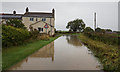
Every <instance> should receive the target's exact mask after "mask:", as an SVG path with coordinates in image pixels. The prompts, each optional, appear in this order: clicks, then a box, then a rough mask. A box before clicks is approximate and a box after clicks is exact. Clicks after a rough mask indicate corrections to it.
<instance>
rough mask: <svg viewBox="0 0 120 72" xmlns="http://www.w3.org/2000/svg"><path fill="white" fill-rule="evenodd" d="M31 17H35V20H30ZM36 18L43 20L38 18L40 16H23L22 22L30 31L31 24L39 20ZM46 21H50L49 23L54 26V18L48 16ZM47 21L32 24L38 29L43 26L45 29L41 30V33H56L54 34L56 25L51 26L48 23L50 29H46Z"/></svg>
mask: <svg viewBox="0 0 120 72" xmlns="http://www.w3.org/2000/svg"><path fill="white" fill-rule="evenodd" d="M30 18H34V20H33V21H30ZM36 18H37V21H40V20H42V18H38V17H22V22H23V23H24V25H25V27H27V29H28V30H29V31H30V29H29V26H30V25H31V24H33V23H36V22H37V21H36ZM45 22H46V23H48V24H51V25H52V26H54V18H46V21H45ZM46 23H44V22H42V21H41V22H38V23H36V24H34V25H32V27H33V29H37V30H38V27H41V28H43V31H41V32H40V33H47V34H49V35H54V34H55V29H54V27H51V26H50V25H48V26H49V28H48V29H45V28H44V25H45V24H46Z"/></svg>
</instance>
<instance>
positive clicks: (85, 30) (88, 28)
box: [84, 27, 94, 33]
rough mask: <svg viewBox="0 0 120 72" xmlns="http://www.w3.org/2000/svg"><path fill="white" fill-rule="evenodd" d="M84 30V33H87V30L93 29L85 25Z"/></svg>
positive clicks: (91, 30)
mask: <svg viewBox="0 0 120 72" xmlns="http://www.w3.org/2000/svg"><path fill="white" fill-rule="evenodd" d="M84 32H85V33H87V32H94V30H93V29H92V28H90V27H86V28H85V29H84Z"/></svg>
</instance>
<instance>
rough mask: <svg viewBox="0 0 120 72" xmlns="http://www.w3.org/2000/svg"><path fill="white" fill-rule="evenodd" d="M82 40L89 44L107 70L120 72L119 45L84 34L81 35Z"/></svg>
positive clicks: (108, 71)
mask: <svg viewBox="0 0 120 72" xmlns="http://www.w3.org/2000/svg"><path fill="white" fill-rule="evenodd" d="M79 38H80V40H81V41H82V42H83V43H84V44H85V45H87V46H88V48H89V49H90V50H91V51H92V52H93V53H94V55H95V56H96V57H97V58H98V59H99V61H100V62H101V64H102V65H103V68H104V70H105V71H107V72H119V67H118V66H119V65H120V63H119V61H118V60H119V58H120V57H119V51H118V46H113V45H107V44H105V43H103V42H100V41H95V40H92V39H90V38H88V37H86V36H85V35H84V34H80V35H79Z"/></svg>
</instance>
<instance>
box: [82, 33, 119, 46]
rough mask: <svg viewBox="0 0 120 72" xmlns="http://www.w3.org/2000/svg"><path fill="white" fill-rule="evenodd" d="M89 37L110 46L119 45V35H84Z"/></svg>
mask: <svg viewBox="0 0 120 72" xmlns="http://www.w3.org/2000/svg"><path fill="white" fill-rule="evenodd" d="M84 34H85V35H86V36H87V37H89V38H91V39H93V40H98V41H101V42H104V43H106V44H109V45H118V35H114V34H103V33H84Z"/></svg>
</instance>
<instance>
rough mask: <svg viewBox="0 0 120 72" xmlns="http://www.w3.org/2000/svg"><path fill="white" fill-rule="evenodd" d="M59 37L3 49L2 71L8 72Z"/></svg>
mask: <svg viewBox="0 0 120 72" xmlns="http://www.w3.org/2000/svg"><path fill="white" fill-rule="evenodd" d="M58 37H59V36H56V37H50V39H49V40H37V41H34V42H29V43H27V44H24V45H21V46H15V47H10V48H5V49H3V50H2V70H7V69H8V68H9V67H11V66H13V65H15V64H16V63H18V62H20V61H21V60H23V59H24V58H26V57H27V56H29V55H31V54H32V53H34V52H36V51H37V50H39V49H40V48H42V47H43V46H45V45H47V44H49V43H50V42H52V41H54V40H55V39H57V38H58Z"/></svg>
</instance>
